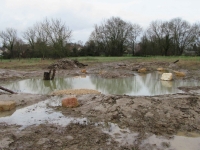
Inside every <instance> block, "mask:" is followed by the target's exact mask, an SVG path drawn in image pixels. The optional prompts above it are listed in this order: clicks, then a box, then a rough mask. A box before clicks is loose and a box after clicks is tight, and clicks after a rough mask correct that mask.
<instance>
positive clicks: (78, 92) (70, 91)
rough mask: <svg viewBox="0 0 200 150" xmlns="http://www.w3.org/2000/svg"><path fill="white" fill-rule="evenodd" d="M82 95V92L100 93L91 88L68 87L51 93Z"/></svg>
mask: <svg viewBox="0 0 200 150" xmlns="http://www.w3.org/2000/svg"><path fill="white" fill-rule="evenodd" d="M71 94H72V95H84V94H97V95H98V94H100V92H99V91H96V90H91V89H68V90H58V91H55V92H53V93H52V94H51V95H54V96H55V95H71Z"/></svg>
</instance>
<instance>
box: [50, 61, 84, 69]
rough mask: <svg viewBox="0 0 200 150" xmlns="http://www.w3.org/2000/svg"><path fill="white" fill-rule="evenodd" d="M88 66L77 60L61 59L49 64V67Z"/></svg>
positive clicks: (70, 67)
mask: <svg viewBox="0 0 200 150" xmlns="http://www.w3.org/2000/svg"><path fill="white" fill-rule="evenodd" d="M85 66H87V65H86V64H83V63H80V62H79V61H77V60H70V59H61V60H58V61H57V62H55V63H53V64H51V65H50V66H48V69H73V68H82V67H85Z"/></svg>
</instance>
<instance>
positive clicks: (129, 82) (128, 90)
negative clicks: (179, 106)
mask: <svg viewBox="0 0 200 150" xmlns="http://www.w3.org/2000/svg"><path fill="white" fill-rule="evenodd" d="M160 76H161V74H159V73H157V72H154V73H148V74H135V76H132V77H127V78H117V79H104V78H101V77H97V76H77V77H69V78H57V79H54V80H53V81H44V80H42V79H27V80H21V81H17V82H13V83H8V84H6V85H4V86H5V87H7V88H9V89H11V90H14V91H17V92H24V93H33V94H48V93H50V92H52V91H54V90H61V89H80V88H86V89H94V90H98V91H100V92H102V93H103V94H120V95H122V94H126V95H146V96H148V95H149V96H152V95H162V94H174V93H181V92H182V91H181V90H179V89H177V87H180V86H200V83H199V82H192V81H191V82H190V81H185V80H182V79H179V80H173V81H161V80H160Z"/></svg>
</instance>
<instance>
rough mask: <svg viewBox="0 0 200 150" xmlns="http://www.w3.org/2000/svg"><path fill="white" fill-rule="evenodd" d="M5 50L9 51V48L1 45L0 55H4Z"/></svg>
mask: <svg viewBox="0 0 200 150" xmlns="http://www.w3.org/2000/svg"><path fill="white" fill-rule="evenodd" d="M4 52H8V49H7V48H5V47H0V56H2V55H3V53H4Z"/></svg>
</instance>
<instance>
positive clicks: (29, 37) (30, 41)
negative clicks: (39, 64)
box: [23, 27, 37, 50]
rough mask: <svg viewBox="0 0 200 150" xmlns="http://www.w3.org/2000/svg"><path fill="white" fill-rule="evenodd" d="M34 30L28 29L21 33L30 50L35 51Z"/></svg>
mask: <svg viewBox="0 0 200 150" xmlns="http://www.w3.org/2000/svg"><path fill="white" fill-rule="evenodd" d="M36 32H37V31H36V30H35V28H34V27H33V28H28V29H27V30H26V31H25V32H23V38H24V39H25V40H26V41H27V42H28V44H29V45H30V47H31V49H32V50H34V49H35V43H36Z"/></svg>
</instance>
